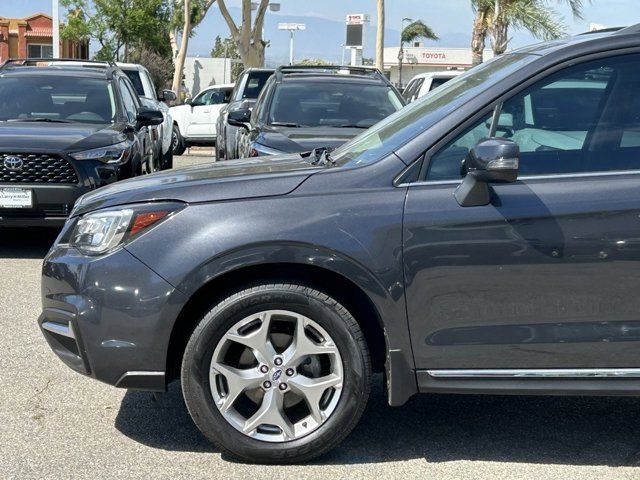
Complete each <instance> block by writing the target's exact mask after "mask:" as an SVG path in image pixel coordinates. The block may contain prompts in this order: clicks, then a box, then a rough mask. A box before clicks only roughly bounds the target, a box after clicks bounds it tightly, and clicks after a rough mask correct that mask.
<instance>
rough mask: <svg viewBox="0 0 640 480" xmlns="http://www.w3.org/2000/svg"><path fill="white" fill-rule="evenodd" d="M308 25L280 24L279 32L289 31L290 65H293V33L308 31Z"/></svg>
mask: <svg viewBox="0 0 640 480" xmlns="http://www.w3.org/2000/svg"><path fill="white" fill-rule="evenodd" d="M306 29H307V25H306V24H304V23H279V24H278V30H287V31H288V32H289V35H290V38H289V65H293V32H295V31H298V30H306Z"/></svg>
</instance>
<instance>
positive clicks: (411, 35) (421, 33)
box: [398, 20, 438, 87]
mask: <svg viewBox="0 0 640 480" xmlns="http://www.w3.org/2000/svg"><path fill="white" fill-rule="evenodd" d="M420 38H426V39H427V40H438V36H437V35H436V34H435V32H434V31H433V30H431V27H429V26H428V25H425V23H424V22H423V21H422V20H416V21H414V22H411V23H410V24H409V25H407V26H406V27H405V28H404V29H403V30H402V33H401V34H400V51H399V52H398V69H399V75H400V76H399V80H398V83H399V84H400V86H401V87H402V62H403V60H404V44H405V43H413V42H415V41H416V40H418V39H420Z"/></svg>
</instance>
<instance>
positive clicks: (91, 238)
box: [69, 203, 184, 255]
mask: <svg viewBox="0 0 640 480" xmlns="http://www.w3.org/2000/svg"><path fill="white" fill-rule="evenodd" d="M183 207H184V205H183V204H180V203H151V204H145V205H131V206H127V207H126V208H121V209H113V210H104V211H97V212H92V213H88V214H86V215H83V216H82V217H80V219H79V220H78V221H77V223H76V225H75V227H74V228H73V231H72V233H71V235H70V237H69V245H71V246H73V247H76V248H77V249H78V250H80V251H81V252H82V253H85V254H88V255H99V254H102V253H106V252H108V251H110V250H113V249H115V248H116V247H119V246H120V245H122V244H124V243H125V242H126V241H128V240H130V239H132V238H134V237H136V236H138V235H140V234H141V233H142V232H145V231H147V230H148V229H149V228H151V227H152V226H154V225H158V224H159V223H160V222H161V221H163V220H165V219H167V218H168V217H169V216H170V215H171V214H172V213H174V212H176V211H177V210H180V209H181V208H183Z"/></svg>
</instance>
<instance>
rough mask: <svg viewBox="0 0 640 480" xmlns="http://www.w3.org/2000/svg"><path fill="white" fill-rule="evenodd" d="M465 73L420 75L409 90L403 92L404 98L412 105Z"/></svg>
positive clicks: (454, 71)
mask: <svg viewBox="0 0 640 480" xmlns="http://www.w3.org/2000/svg"><path fill="white" fill-rule="evenodd" d="M462 73H464V72H463V71H461V70H449V71H446V72H427V73H419V74H418V75H416V76H415V77H413V78H412V79H411V81H410V82H409V84H408V85H407V88H405V89H404V91H403V92H402V96H403V97H404V99H405V100H406V101H407V103H411V102H413V101H414V100H417V99H418V98H420V97H422V96H424V95H426V94H427V93H429V92H430V91H431V90H433V89H435V88H438V87H439V86H440V85H444V84H445V83H447V82H448V81H449V80H451V79H453V78H456V77H457V76H458V75H460V74H462Z"/></svg>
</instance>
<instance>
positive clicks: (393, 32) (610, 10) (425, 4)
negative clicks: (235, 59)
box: [0, 0, 640, 60]
mask: <svg viewBox="0 0 640 480" xmlns="http://www.w3.org/2000/svg"><path fill="white" fill-rule="evenodd" d="M277 1H278V2H279V3H280V5H281V8H280V11H279V12H277V13H275V12H269V13H268V14H267V22H266V27H265V36H266V38H268V39H269V40H271V42H272V48H271V52H269V51H268V52H267V58H269V56H270V55H271V57H283V56H285V55H286V52H287V51H288V34H287V33H286V32H279V31H278V30H277V23H278V22H288V21H301V22H305V23H307V32H300V33H298V34H297V36H296V48H297V50H298V52H299V55H301V56H308V57H309V56H311V57H314V58H315V57H318V56H319V55H322V56H323V57H324V58H327V59H331V60H334V59H335V58H336V57H337V56H339V55H340V52H341V47H340V44H341V43H342V40H343V39H342V34H341V32H342V24H344V18H345V16H346V15H347V14H348V13H369V14H371V20H372V22H371V28H370V38H373V34H374V32H373V30H374V29H375V27H374V26H375V12H376V0H277ZM226 3H227V6H228V7H230V9H231V11H232V14H235V15H239V8H238V7H239V6H240V4H241V1H240V0H226ZM549 3H551V4H554V3H557V5H556V6H554V8H555V9H556V11H557V12H558V14H559V15H560V16H561V17H563V18H564V21H565V23H566V25H567V27H568V30H569V33H572V34H575V33H580V32H584V31H586V30H588V28H589V24H590V23H591V22H595V23H599V24H602V25H606V26H622V25H629V24H632V23H640V0H591V2H589V0H585V4H586V5H585V7H584V20H578V19H574V18H573V17H572V15H571V11H570V9H569V8H568V7H566V6H563V5H562V3H564V2H562V1H560V0H558V1H557V2H553V1H552V2H549ZM234 7H235V8H234ZM39 11H42V12H45V13H50V12H51V0H0V16H4V17H13V16H15V17H21V16H26V15H29V14H31V13H35V12H39ZM403 17H410V18H412V19H421V20H423V21H424V22H425V23H426V24H428V25H429V26H431V27H432V28H433V29H434V30H435V31H436V33H437V34H438V35H439V36H440V38H441V40H440V41H439V42H437V43H429V42H428V43H427V44H433V45H437V46H439V47H465V46H467V45H469V42H470V30H471V25H472V20H473V13H472V11H471V7H470V0H386V28H387V35H386V39H385V45H386V46H397V44H398V40H397V38H398V36H399V30H400V25H401V22H402V18H403ZM309 30H312V31H309ZM323 31H326V32H330V34H329V35H327V36H328V37H330V38H324V41H320V42H318V38H323V37H322V35H323ZM228 33H229V32H228V28H227V25H226V23H225V22H224V20H223V19H222V16H221V15H220V12H219V10H218V9H217V7H215V6H214V7H213V8H212V9H211V11H210V12H209V14H208V16H207V18H206V19H205V20H204V22H203V23H202V24H201V25H200V26H199V27H198V30H197V31H196V34H195V35H194V37H193V38H192V39H191V41H190V47H189V54H191V55H201V56H205V55H208V53H209V51H210V50H211V46H212V45H213V39H214V38H215V36H216V35H221V36H227V35H228ZM511 35H512V40H511V43H510V47H513V48H515V47H519V46H523V45H527V44H530V43H533V42H535V41H536V40H535V39H534V38H533V37H532V36H531V35H529V34H528V33H526V32H518V31H514V32H511ZM369 44H370V45H368V47H367V48H366V49H365V56H372V55H373V45H372V44H373V42H372V41H370V42H369ZM323 54H324V55H323ZM277 60H281V59H280V58H277Z"/></svg>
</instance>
